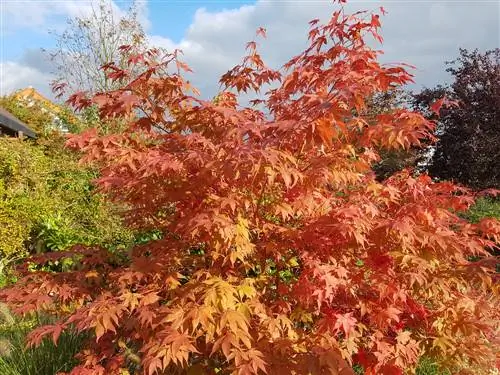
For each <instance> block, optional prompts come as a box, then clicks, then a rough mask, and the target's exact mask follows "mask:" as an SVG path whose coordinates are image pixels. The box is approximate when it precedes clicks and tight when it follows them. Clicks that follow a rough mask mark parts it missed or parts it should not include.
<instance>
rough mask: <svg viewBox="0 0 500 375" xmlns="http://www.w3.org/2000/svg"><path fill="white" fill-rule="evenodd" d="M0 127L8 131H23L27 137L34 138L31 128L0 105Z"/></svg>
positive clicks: (34, 134)
mask: <svg viewBox="0 0 500 375" xmlns="http://www.w3.org/2000/svg"><path fill="white" fill-rule="evenodd" d="M0 129H2V130H5V129H6V130H7V132H8V133H12V132H14V133H19V132H23V134H24V135H26V136H27V137H30V138H36V133H35V132H34V131H33V130H31V129H30V128H29V127H28V126H27V125H26V124H25V123H24V122H22V121H21V120H19V119H18V118H17V117H16V116H14V115H13V114H11V113H10V112H8V111H7V110H6V109H4V108H2V107H0Z"/></svg>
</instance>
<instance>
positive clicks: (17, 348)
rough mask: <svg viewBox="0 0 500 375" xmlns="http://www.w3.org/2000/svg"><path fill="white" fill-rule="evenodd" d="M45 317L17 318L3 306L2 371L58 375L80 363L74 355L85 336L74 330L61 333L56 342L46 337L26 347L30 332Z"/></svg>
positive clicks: (8, 374) (5, 373) (0, 323)
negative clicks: (36, 345) (35, 346)
mask: <svg viewBox="0 0 500 375" xmlns="http://www.w3.org/2000/svg"><path fill="white" fill-rule="evenodd" d="M42 320H43V319H39V318H32V319H30V320H17V319H15V318H14V317H13V316H12V315H11V314H10V313H9V312H8V311H7V309H6V308H5V305H2V306H0V374H1V375H55V374H57V373H58V372H65V371H70V370H71V369H72V368H73V367H74V366H75V365H76V364H77V361H76V360H75V358H74V356H75V354H76V353H77V352H78V351H79V349H80V348H81V345H82V343H83V340H84V339H85V338H84V336H83V335H79V334H77V333H75V332H64V333H62V334H61V336H60V337H59V341H58V344H57V346H55V345H54V343H53V342H52V341H51V340H50V339H45V340H44V341H43V342H42V343H41V344H40V346H38V347H37V348H29V349H28V348H26V342H25V339H26V335H27V333H28V332H29V330H30V329H32V327H33V326H34V325H37V324H40V323H42Z"/></svg>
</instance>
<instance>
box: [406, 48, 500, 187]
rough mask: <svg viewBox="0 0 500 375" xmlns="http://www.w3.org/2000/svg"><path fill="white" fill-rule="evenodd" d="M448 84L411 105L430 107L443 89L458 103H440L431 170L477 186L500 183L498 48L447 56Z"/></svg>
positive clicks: (428, 91)
mask: <svg viewBox="0 0 500 375" xmlns="http://www.w3.org/2000/svg"><path fill="white" fill-rule="evenodd" d="M448 65H450V66H449V67H448V69H447V71H448V72H450V73H451V74H452V76H453V78H454V82H453V83H452V84H451V85H450V86H437V87H436V88H433V89H429V88H427V89H424V90H423V91H421V92H420V93H418V94H416V95H415V96H414V99H413V106H414V108H416V109H418V110H423V111H426V113H427V115H428V116H429V117H432V116H433V115H432V113H431V112H429V109H428V108H429V106H430V105H431V104H432V103H433V102H435V101H436V100H437V99H439V98H440V97H442V96H443V95H447V96H448V97H449V98H450V99H453V100H456V101H458V104H459V107H449V108H442V109H441V111H440V117H439V122H438V128H437V132H436V135H437V136H438V138H439V141H438V143H437V145H436V150H435V153H434V155H433V157H432V160H431V163H430V165H429V173H430V174H431V175H432V176H434V177H438V178H440V179H443V180H454V181H457V182H460V183H462V184H464V185H467V186H470V187H472V188H475V189H484V188H499V187H500V168H498V166H499V165H500V49H498V48H497V49H495V50H491V51H487V52H485V53H479V52H478V51H477V50H475V51H472V52H470V51H467V50H465V49H461V50H460V57H459V58H457V59H456V60H454V61H451V62H448Z"/></svg>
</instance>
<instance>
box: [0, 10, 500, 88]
mask: <svg viewBox="0 0 500 375" xmlns="http://www.w3.org/2000/svg"><path fill="white" fill-rule="evenodd" d="M94 1H95V0H94ZM12 4H13V3H12ZM12 4H11V3H10V2H9V3H8V4H7V5H8V6H7V13H6V17H5V18H4V19H9V22H13V21H12V20H11V19H10V18H11V17H12V18H15V17H18V18H21V21H22V22H24V24H26V25H28V24H29V26H28V27H40V26H41V25H45V26H46V22H48V20H50V18H51V17H52V16H54V14H59V15H60V14H64V15H75V14H77V12H82V11H85V9H88V8H85V6H88V5H89V1H83V0H80V1H78V0H67V1H65V2H63V3H61V4H59V3H58V7H59V8H60V9H54V8H58V7H52V6H53V4H51V3H50V2H43V1H37V2H33V4H34V5H33V7H31V6H24V8H23V9H20V6H21V5H12ZM138 4H139V17H140V19H141V20H142V21H143V22H144V23H145V24H146V27H149V21H148V7H147V4H146V2H139V3H138ZM228 4H230V3H228ZM380 5H383V6H384V8H385V9H386V10H387V11H388V15H386V16H385V17H382V34H383V36H384V39H385V42H384V45H383V46H382V49H383V50H384V52H385V54H384V55H383V56H382V61H384V62H406V63H410V64H412V65H415V66H416V67H417V70H416V71H415V74H416V82H417V86H421V85H426V86H434V85H435V84H437V83H442V82H445V81H446V80H447V79H448V74H447V73H446V72H445V65H444V62H445V61H447V60H452V59H454V58H455V57H457V55H458V48H459V47H463V48H468V49H474V48H479V49H480V50H486V49H491V48H495V47H498V45H500V40H499V38H500V29H499V27H500V25H499V13H498V4H497V3H495V2H492V1H489V0H475V1H474V2H462V1H455V2H451V1H442V0H436V1H434V2H430V1H427V0H399V1H394V0H380V1H375V0H373V1H355V0H354V1H351V2H350V3H349V2H348V6H347V9H348V10H349V11H351V10H354V9H368V10H376V9H377V8H378V7H379V6H380ZM115 6H116V5H115ZM228 6H229V5H228ZM336 6H337V5H332V4H331V2H330V1H310V2H309V1H305V0H304V1H303V2H298V1H283V0H258V1H257V2H256V3H255V4H253V5H245V6H242V7H239V8H236V9H226V10H222V11H216V12H211V11H208V10H206V9H203V8H201V9H198V11H197V12H196V13H195V15H194V18H193V22H192V24H191V25H190V27H189V28H188V29H187V31H186V33H185V35H184V38H183V39H182V40H181V41H180V42H179V43H175V42H173V41H172V40H171V39H169V38H168V35H164V36H161V35H151V36H150V40H151V43H152V44H153V45H157V46H162V47H166V48H167V49H169V50H172V49H174V48H179V49H181V50H183V52H184V60H185V61H186V62H187V63H188V64H189V65H190V66H191V67H192V68H193V70H194V71H195V74H194V76H192V77H190V78H191V79H192V81H193V83H194V84H195V85H196V86H197V87H198V88H199V89H201V91H202V95H203V96H205V97H210V96H212V95H214V94H215V93H216V91H217V89H218V79H219V78H220V76H221V75H222V74H223V73H225V72H226V71H227V70H228V69H230V68H232V67H233V66H234V65H236V64H238V63H239V62H240V61H241V57H242V56H243V55H244V54H245V50H244V48H245V44H246V42H248V41H249V40H252V39H253V38H254V35H255V30H256V29H257V27H260V26H263V27H265V28H267V31H268V38H267V39H266V40H260V41H259V42H260V47H259V50H260V51H261V52H262V55H263V58H264V60H265V62H266V63H268V65H270V66H271V67H273V68H278V67H280V66H281V65H282V64H283V63H285V62H286V61H287V60H288V59H289V58H291V57H292V56H294V55H296V54H297V53H299V52H300V51H302V49H303V48H304V47H305V46H306V42H307V31H308V21H310V20H311V19H313V18H321V19H322V20H325V19H327V18H328V17H329V16H330V14H331V12H332V11H333V10H334V9H335V7H336ZM9 7H10V9H11V10H10V13H9ZM13 7H17V8H16V9H17V11H16V12H17V13H15V12H14V13H15V14H14V13H13V11H12V9H13ZM162 9H165V8H162ZM25 62H26V60H25ZM24 68H26V69H25V70H23V72H30V73H29V74H27V73H24V76H25V77H31V78H30V79H32V81H38V82H41V81H40V80H41V79H42V78H41V77H46V75H44V74H45V73H41V72H40V74H41V75H40V76H39V77H38V78H37V77H36V74H35V73H36V70H33V68H38V66H36V64H34V65H33V64H30V66H29V67H27V66H24ZM28 68H29V69H28ZM30 69H31V70H30ZM37 70H42V69H37ZM2 78H3V77H2ZM12 79H14V78H11V80H12ZM16 80H19V79H18V78H17V77H16ZM9 82H10V81H9ZM28 84H33V85H35V83H28V82H27V81H26V84H25V85H28ZM9 85H12V84H11V83H9ZM4 86H6V87H7V86H8V85H7V84H5V85H4Z"/></svg>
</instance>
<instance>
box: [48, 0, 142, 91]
mask: <svg viewBox="0 0 500 375" xmlns="http://www.w3.org/2000/svg"><path fill="white" fill-rule="evenodd" d="M90 9H91V12H90V14H88V15H85V16H79V17H74V18H70V19H68V27H67V29H66V30H65V31H64V32H63V33H61V34H55V36H56V39H57V47H56V48H55V50H53V51H47V53H48V54H49V56H50V59H51V61H52V63H53V64H54V66H55V67H56V72H55V73H56V76H57V79H56V84H61V83H62V84H63V85H64V86H65V90H67V91H69V92H76V91H88V92H90V93H96V92H105V91H109V90H112V89H116V88H117V87H119V86H121V85H123V81H118V80H112V79H110V78H108V77H107V75H106V74H104V71H103V70H102V69H101V67H102V66H103V65H105V64H111V63H113V64H114V65H116V66H117V67H120V68H124V67H125V66H126V65H127V64H128V59H129V58H130V57H131V56H134V55H135V54H137V53H140V52H143V51H144V50H145V48H146V44H147V41H146V39H145V34H144V31H143V29H142V26H141V24H140V22H139V20H138V12H137V6H136V4H135V3H134V4H133V5H132V6H131V7H130V8H129V9H128V11H127V12H126V13H125V14H124V15H122V16H120V15H118V14H117V11H116V9H113V7H112V2H111V1H108V0H99V1H98V2H97V3H96V2H91V3H90ZM122 45H128V46H130V49H129V50H128V53H126V54H125V53H122V52H123V51H120V50H119V48H120V46H122Z"/></svg>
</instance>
